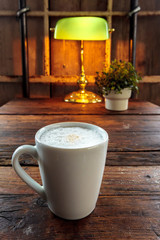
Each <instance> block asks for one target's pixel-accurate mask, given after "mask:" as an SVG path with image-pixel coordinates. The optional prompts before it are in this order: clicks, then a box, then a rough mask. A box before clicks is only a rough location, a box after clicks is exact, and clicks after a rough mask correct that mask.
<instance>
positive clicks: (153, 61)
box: [0, 0, 160, 104]
mask: <svg viewBox="0 0 160 240" xmlns="http://www.w3.org/2000/svg"><path fill="white" fill-rule="evenodd" d="M26 2H27V6H28V7H29V8H30V12H29V13H28V14H27V16H28V17H27V20H28V24H27V26H28V47H29V75H30V85H31V97H50V96H59V95H62V94H65V93H67V92H69V91H70V90H71V89H74V88H76V80H77V78H78V75H79V74H80V42H79V41H61V40H54V39H53V33H52V32H50V31H49V27H54V26H55V24H56V22H57V20H58V19H60V18H61V17H67V16H74V15H76V16H79V15H93V16H100V17H104V18H106V19H107V20H108V22H109V25H110V27H113V28H115V32H114V33H113V34H112V36H111V60H113V59H115V58H117V59H122V60H128V59H129V17H128V12H129V9H130V1H129V0H119V1H117V0H108V1H107V0H103V1H101V0H92V1H90V0H70V1H68V0H50V1H48V0H34V1H33V0H28V1H26ZM139 5H140V6H141V11H140V12H139V13H138V31H137V56H136V69H137V70H138V71H139V72H141V73H142V75H143V76H149V78H147V82H146V80H145V79H146V78H144V83H143V84H141V86H140V88H141V91H140V95H139V98H141V99H145V100H150V101H153V102H155V103H157V104H160V99H159V96H158V95H159V90H160V89H159V88H160V77H156V78H155V77H154V76H155V75H156V76H160V67H159V66H160V57H159V51H158V49H159V39H160V28H159V23H160V1H159V0H152V1H150V0H139ZM17 10H18V0H14V1H12V0H0V104H3V103H4V102H6V101H8V100H9V99H11V98H13V97H15V96H22V84H21V83H22V78H21V76H22V66H21V42H20V30H19V21H18V19H17V18H16V11H17ZM104 62H105V41H102V42H91V41H86V42H85V43H84V65H85V72H86V75H87V76H88V79H89V82H90V84H89V86H88V87H89V88H94V89H95V86H94V75H95V72H96V71H101V70H102V69H103V67H104ZM153 82H154V83H153ZM148 84H149V85H150V84H151V85H150V86H152V88H151V87H148ZM151 89H152V90H151ZM157 89H158V90H157ZM95 91H96V89H95ZM155 94H156V97H155Z"/></svg>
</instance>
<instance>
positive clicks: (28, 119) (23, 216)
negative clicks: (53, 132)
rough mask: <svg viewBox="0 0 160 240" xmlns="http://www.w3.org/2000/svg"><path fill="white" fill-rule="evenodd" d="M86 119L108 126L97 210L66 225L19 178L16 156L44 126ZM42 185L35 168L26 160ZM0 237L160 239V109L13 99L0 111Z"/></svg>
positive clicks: (145, 104) (25, 164)
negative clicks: (13, 163)
mask: <svg viewBox="0 0 160 240" xmlns="http://www.w3.org/2000/svg"><path fill="white" fill-rule="evenodd" d="M62 121H80V122H81V121H83V122H88V123H93V124H96V125H99V126H101V127H103V128H104V129H105V130H107V132H108V134H109V148H108V156H107V161H106V168H105V172H104V178H103V183H102V187H101V191H100V196H99V199H98V202H97V207H96V209H95V210H94V212H93V213H92V214H91V215H89V216H88V217H86V218H84V219H81V220H77V221H67V220H63V219H60V218H58V217H56V216H54V215H53V214H52V213H51V212H50V210H49V209H48V207H47V205H46V203H45V202H44V201H43V200H42V199H41V198H40V197H39V196H38V194H36V193H35V192H33V191H32V190H31V189H30V188H29V187H27V186H26V184H25V183H23V182H22V181H21V179H20V178H19V177H18V176H17V175H16V173H15V172H14V170H13V169H12V167H11V156H12V153H13V151H14V150H15V149H16V148H17V147H18V146H19V145H22V144H34V135H35V132H36V131H37V130H38V129H39V128H41V127H42V126H44V125H47V124H50V123H55V122H62ZM21 164H22V165H23V167H24V168H25V170H26V171H27V172H28V173H29V174H30V175H31V176H32V177H33V178H34V179H35V180H36V181H38V182H39V183H41V180H40V175H39V169H38V167H37V162H35V161H34V160H33V159H31V158H30V157H28V156H24V157H23V158H21ZM0 202H1V204H0V239H1V240H3V239H14V240H15V239H20V240H21V239H55V240H72V239H74V240H79V239H84V240H87V239H92V240H93V239H96V240H103V239H108V240H117V239H123V240H125V239H134V240H135V239H138V240H140V239H144V240H150V239H154V240H156V239H160V107H158V106H156V105H154V104H152V103H149V102H138V101H132V102H130V103H129V109H128V110H127V111H124V112H112V111H107V110H106V109H105V108H104V103H98V104H74V103H73V104H72V103H64V102H63V101H62V100H61V99H53V100H27V99H17V100H13V101H11V102H9V103H7V104H5V105H4V106H2V107H1V108H0Z"/></svg>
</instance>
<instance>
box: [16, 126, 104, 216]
mask: <svg viewBox="0 0 160 240" xmlns="http://www.w3.org/2000/svg"><path fill="white" fill-rule="evenodd" d="M35 143H36V145H35V146H31V145H22V146H20V147H18V148H17V149H16V150H15V152H14V153H13V156H12V165H13V168H14V170H15V171H16V173H17V174H18V175H19V177H20V178H21V179H22V180H23V181H24V182H25V183H26V184H27V185H28V186H29V187H31V188H32V189H33V190H35V191H36V192H37V193H38V194H39V195H40V196H41V197H42V198H44V199H45V200H46V201H47V204H48V207H49V209H50V210H51V211H52V212H53V213H54V214H55V215H56V216H59V217H61V218H64V219H68V220H76V219H81V218H84V217H86V216H88V215H89V214H90V213H91V212H92V211H93V210H94V209H95V206H96V202H97V199H98V196H99V191H100V187H101V182H102V178H103V172H104V167H105V161H106V154H107V147H108V134H107V132H106V131H105V130H104V129H102V128H101V127H99V126H96V125H93V124H88V123H83V122H61V123H55V124H51V125H48V126H45V127H43V128H41V129H40V130H39V131H38V132H37V133H36V135H35ZM22 154H29V155H31V156H32V157H33V158H35V159H37V161H38V165H39V169H40V175H41V178H42V186H41V185H40V184H39V183H37V182H36V181H35V180H33V179H32V178H31V177H30V176H29V175H28V174H27V173H26V172H25V171H24V169H23V168H22V167H21V166H20V164H19V158H20V156H21V155H22Z"/></svg>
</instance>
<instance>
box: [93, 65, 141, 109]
mask: <svg viewBox="0 0 160 240" xmlns="http://www.w3.org/2000/svg"><path fill="white" fill-rule="evenodd" d="M139 80H141V76H140V75H139V74H138V73H137V72H136V70H135V68H134V66H133V65H132V63H130V62H125V61H121V60H120V61H118V60H114V61H112V62H111V65H110V67H109V69H108V71H103V72H102V73H98V72H97V76H96V78H95V83H96V85H97V86H98V89H99V92H100V93H101V94H103V96H104V98H105V108H106V109H109V110H116V111H123V110H127V109H128V99H129V98H130V97H131V91H132V90H136V91H137V90H138V86H137V85H138V83H139Z"/></svg>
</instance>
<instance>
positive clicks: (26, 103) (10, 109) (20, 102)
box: [0, 97, 160, 115]
mask: <svg viewBox="0 0 160 240" xmlns="http://www.w3.org/2000/svg"><path fill="white" fill-rule="evenodd" d="M0 114H7V115H9V114H15V115H23V114H24V115H29V114H34V115H38V114H43V115H50V114H53V115H58V114H59V115H63V114H68V115H77V114H78V115H81V114H82V115H83V114H87V115H89V114H94V115H95V114H96V115H149V114H152V115H158V114H160V107H159V106H157V105H155V104H152V103H150V102H144V101H136V100H134V101H133V100H130V101H129V108H128V110H126V111H120V112H117V111H109V110H107V109H105V107H104V102H102V103H96V104H75V103H66V102H64V101H63V98H60V97H59V98H53V99H36V100H35V99H21V98H19V99H14V100H12V101H10V102H8V103H7V104H5V105H4V106H2V107H1V108H0Z"/></svg>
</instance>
